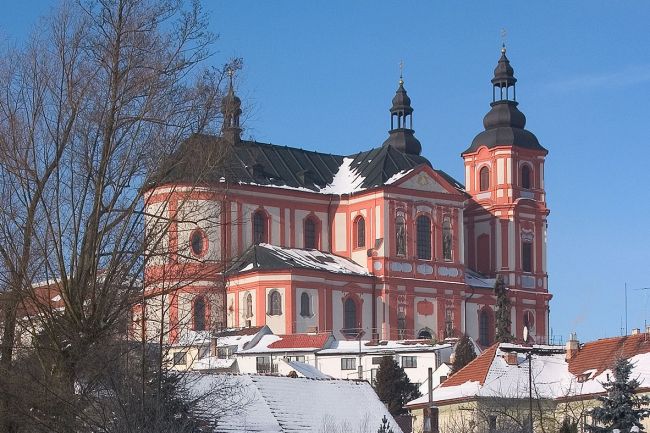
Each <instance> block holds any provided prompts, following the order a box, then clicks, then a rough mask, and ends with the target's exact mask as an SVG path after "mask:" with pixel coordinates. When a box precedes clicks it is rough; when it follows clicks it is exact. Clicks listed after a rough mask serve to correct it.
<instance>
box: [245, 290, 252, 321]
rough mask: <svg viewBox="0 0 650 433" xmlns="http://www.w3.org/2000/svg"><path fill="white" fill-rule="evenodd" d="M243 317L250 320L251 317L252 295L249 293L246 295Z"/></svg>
mask: <svg viewBox="0 0 650 433" xmlns="http://www.w3.org/2000/svg"><path fill="white" fill-rule="evenodd" d="M245 306H246V307H245V316H246V318H247V319H248V318H251V317H253V295H251V294H250V293H247V294H246V301H245Z"/></svg>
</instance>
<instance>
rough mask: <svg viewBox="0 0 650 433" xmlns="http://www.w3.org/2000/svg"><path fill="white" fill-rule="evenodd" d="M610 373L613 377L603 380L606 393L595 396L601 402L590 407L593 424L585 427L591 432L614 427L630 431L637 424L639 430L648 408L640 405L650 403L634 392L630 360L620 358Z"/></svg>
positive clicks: (641, 427) (635, 383) (648, 399)
mask: <svg viewBox="0 0 650 433" xmlns="http://www.w3.org/2000/svg"><path fill="white" fill-rule="evenodd" d="M613 373H614V374H613V375H614V377H613V380H610V381H607V382H605V383H603V387H604V388H605V390H606V391H607V395H604V396H602V397H598V398H597V400H598V401H599V402H600V406H599V407H595V408H593V409H592V410H591V412H590V415H591V419H592V421H593V424H592V425H587V426H586V427H587V429H588V430H589V431H590V432H593V433H606V432H607V433H608V432H611V431H612V430H614V429H618V430H620V432H621V433H629V432H630V431H631V429H632V427H634V426H636V427H638V428H639V431H641V432H642V431H644V430H643V425H642V424H641V420H642V419H643V418H645V417H647V416H648V411H647V409H644V408H643V406H645V405H647V404H648V403H650V398H648V396H645V395H644V396H637V395H635V394H634V391H635V390H636V389H637V388H638V387H639V382H638V381H637V380H636V379H630V375H631V373H632V363H631V362H630V361H629V360H627V359H625V358H619V359H618V360H616V363H615V364H614V371H613Z"/></svg>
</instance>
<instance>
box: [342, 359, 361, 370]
mask: <svg viewBox="0 0 650 433" xmlns="http://www.w3.org/2000/svg"><path fill="white" fill-rule="evenodd" d="M356 368H357V359H356V358H341V370H356Z"/></svg>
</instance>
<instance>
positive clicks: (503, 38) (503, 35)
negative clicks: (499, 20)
mask: <svg viewBox="0 0 650 433" xmlns="http://www.w3.org/2000/svg"><path fill="white" fill-rule="evenodd" d="M507 36H508V31H507V30H506V29H505V28H502V29H501V54H505V53H506V40H507Z"/></svg>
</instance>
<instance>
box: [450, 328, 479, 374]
mask: <svg viewBox="0 0 650 433" xmlns="http://www.w3.org/2000/svg"><path fill="white" fill-rule="evenodd" d="M474 358H476V351H475V350H474V345H473V344H472V340H470V338H469V336H468V335H467V334H465V335H463V336H462V337H461V338H460V340H458V343H457V344H456V350H455V351H454V362H453V363H452V364H451V374H454V373H456V372H457V371H458V370H460V369H461V368H463V367H465V366H466V365H467V364H469V363H470V362H472V360H473V359H474Z"/></svg>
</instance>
